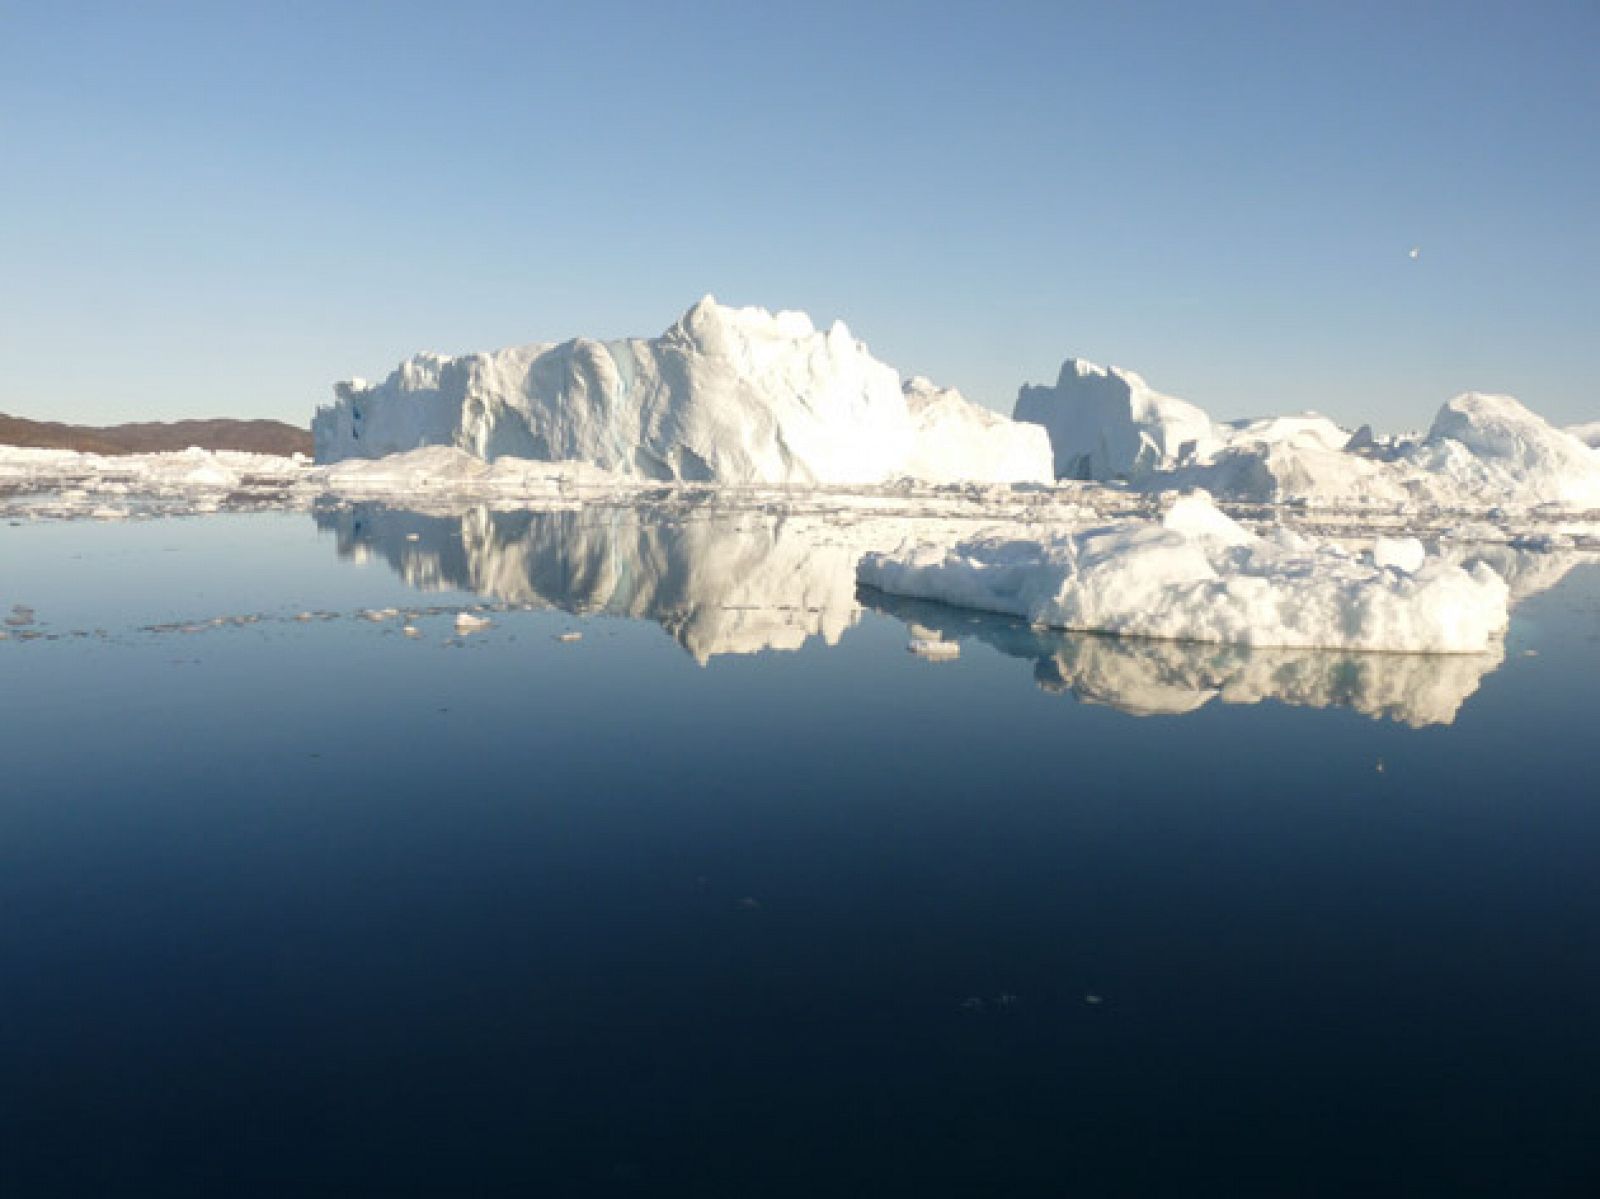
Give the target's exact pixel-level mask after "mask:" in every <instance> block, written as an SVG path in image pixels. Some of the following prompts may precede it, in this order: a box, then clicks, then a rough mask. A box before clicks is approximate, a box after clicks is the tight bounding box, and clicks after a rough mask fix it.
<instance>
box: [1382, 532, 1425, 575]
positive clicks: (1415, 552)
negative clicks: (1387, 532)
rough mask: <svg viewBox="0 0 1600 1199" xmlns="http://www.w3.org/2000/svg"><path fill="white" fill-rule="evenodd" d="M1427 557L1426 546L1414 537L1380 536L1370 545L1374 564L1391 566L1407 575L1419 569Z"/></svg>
mask: <svg viewBox="0 0 1600 1199" xmlns="http://www.w3.org/2000/svg"><path fill="white" fill-rule="evenodd" d="M1427 557H1428V551H1427V548H1426V547H1425V546H1424V545H1423V544H1422V542H1420V541H1418V540H1417V539H1416V538H1415V537H1380V538H1378V540H1377V541H1376V542H1375V543H1374V544H1373V547H1372V561H1373V563H1374V565H1377V566H1392V567H1394V569H1396V570H1401V571H1404V572H1405V573H1406V574H1408V575H1414V574H1416V573H1417V571H1419V570H1421V569H1422V564H1423V562H1424V561H1425V560H1426V559H1427Z"/></svg>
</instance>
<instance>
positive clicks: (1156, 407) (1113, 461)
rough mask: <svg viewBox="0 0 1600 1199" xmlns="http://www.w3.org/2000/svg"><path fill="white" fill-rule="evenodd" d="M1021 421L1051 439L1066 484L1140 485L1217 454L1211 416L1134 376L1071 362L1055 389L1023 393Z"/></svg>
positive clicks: (1058, 472)
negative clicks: (1134, 481) (1121, 482)
mask: <svg viewBox="0 0 1600 1199" xmlns="http://www.w3.org/2000/svg"><path fill="white" fill-rule="evenodd" d="M1015 416H1016V419H1017V420H1018V421H1021V422H1026V423H1029V424H1035V425H1040V426H1042V427H1043V428H1044V429H1045V431H1046V432H1047V433H1048V434H1049V437H1050V445H1051V451H1052V454H1053V457H1054V461H1055V473H1056V476H1057V477H1058V478H1062V479H1083V480H1089V479H1095V480H1101V481H1104V480H1108V479H1137V478H1141V477H1143V476H1146V475H1149V474H1150V473H1152V472H1154V471H1157V470H1160V469H1163V468H1171V467H1174V466H1178V465H1180V464H1182V463H1184V462H1187V461H1193V460H1195V459H1198V458H1202V457H1205V456H1207V455H1209V454H1210V453H1212V452H1213V451H1214V450H1215V449H1216V448H1217V446H1218V438H1217V434H1216V431H1215V429H1214V428H1213V426H1212V423H1211V418H1210V417H1209V416H1207V415H1206V413H1205V412H1204V411H1203V410H1202V409H1200V408H1198V407H1196V406H1195V405H1194V404H1191V403H1189V402H1188V401H1187V400H1179V399H1174V398H1173V397H1172V396H1166V395H1162V394H1161V393H1160V392H1158V391H1154V390H1152V389H1151V387H1150V385H1149V384H1147V383H1146V382H1145V381H1144V380H1143V379H1142V378H1140V377H1139V376H1138V375H1136V374H1134V373H1133V372H1132V371H1125V370H1122V369H1120V368H1118V367H1103V366H1097V365H1095V364H1094V363H1092V362H1086V361H1084V360H1083V359H1081V358H1068V359H1067V360H1066V362H1064V363H1063V364H1062V366H1061V374H1060V377H1059V378H1057V380H1056V385H1055V386H1054V387H1033V386H1027V387H1024V388H1023V389H1022V391H1021V392H1020V393H1018V395H1017V403H1016V410H1015Z"/></svg>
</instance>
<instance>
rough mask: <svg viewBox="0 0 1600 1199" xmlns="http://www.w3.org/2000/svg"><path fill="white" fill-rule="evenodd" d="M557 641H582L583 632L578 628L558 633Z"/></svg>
mask: <svg viewBox="0 0 1600 1199" xmlns="http://www.w3.org/2000/svg"><path fill="white" fill-rule="evenodd" d="M556 640H557V641H582V640H583V634H582V633H580V632H578V631H577V630H576V629H568V630H567V631H566V632H565V633H557V634H556Z"/></svg>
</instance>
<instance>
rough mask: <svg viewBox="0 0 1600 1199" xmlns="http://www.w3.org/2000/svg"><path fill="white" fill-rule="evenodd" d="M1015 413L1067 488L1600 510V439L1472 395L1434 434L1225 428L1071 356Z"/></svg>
mask: <svg viewBox="0 0 1600 1199" xmlns="http://www.w3.org/2000/svg"><path fill="white" fill-rule="evenodd" d="M1015 414H1016V418H1017V420H1019V421H1024V422H1032V423H1036V424H1039V425H1042V426H1043V427H1044V428H1045V429H1046V430H1047V432H1048V433H1049V435H1050V442H1051V447H1052V452H1053V456H1054V461H1055V469H1056V475H1057V477H1058V478H1061V479H1078V480H1096V481H1102V482H1104V481H1122V482H1125V483H1128V484H1129V485H1131V486H1133V487H1135V488H1137V489H1140V490H1144V491H1164V490H1188V489H1191V488H1196V487H1198V488H1204V489H1205V490H1207V491H1210V492H1211V493H1212V494H1214V495H1217V496H1219V497H1222V498H1224V499H1227V500H1238V501H1252V502H1263V503H1274V502H1284V501H1303V502H1309V503H1313V504H1323V505H1329V504H1355V505H1359V506H1362V507H1366V508H1374V507H1389V508H1394V509H1402V508H1406V509H1415V508H1417V507H1419V506H1421V507H1430V506H1431V507H1435V508H1481V509H1488V508H1494V507H1498V506H1503V505H1509V506H1516V507H1524V508H1526V507H1534V506H1538V505H1545V504H1556V505H1562V506H1565V507H1568V508H1578V509H1593V508H1600V454H1597V453H1596V452H1595V450H1594V449H1593V448H1591V446H1590V445H1589V444H1588V443H1587V441H1586V440H1585V439H1587V438H1591V437H1593V435H1594V430H1593V429H1592V428H1591V427H1590V426H1578V427H1577V428H1575V429H1573V430H1570V431H1569V430H1563V429H1558V428H1555V427H1554V426H1552V425H1550V424H1548V423H1547V422H1546V421H1544V420H1543V419H1542V418H1541V417H1539V416H1538V415H1536V414H1535V413H1533V412H1530V411H1529V410H1528V409H1527V408H1525V407H1524V406H1523V405H1522V404H1520V403H1519V402H1518V401H1517V400H1515V399H1513V398H1512V397H1510V396H1500V395H1484V394H1480V393H1477V392H1468V393H1466V394H1464V395H1460V396H1457V397H1456V398H1455V399H1452V400H1450V401H1448V402H1447V403H1446V404H1445V405H1444V406H1443V407H1442V408H1440V410H1439V414H1438V416H1437V417H1436V418H1435V420H1434V422H1433V426H1432V428H1431V429H1430V430H1429V431H1428V433H1427V435H1426V436H1422V437H1417V436H1410V437H1392V438H1385V439H1379V438H1377V437H1374V436H1373V434H1372V432H1371V430H1370V429H1365V428H1364V429H1362V430H1360V431H1358V432H1357V433H1355V434H1352V433H1350V432H1349V431H1348V430H1346V429H1343V428H1341V427H1340V426H1339V425H1337V424H1336V423H1334V422H1333V421H1331V420H1329V419H1328V418H1326V417H1323V416H1318V415H1317V414H1315V413H1306V414H1304V415H1301V416H1282V417H1273V418H1269V419H1265V420H1253V421H1234V422H1226V423H1225V422H1216V421H1213V420H1212V419H1211V418H1210V417H1209V416H1208V415H1207V414H1206V413H1205V412H1204V411H1203V410H1202V409H1200V408H1199V407H1197V406H1196V405H1194V404H1191V403H1189V402H1188V401H1186V400H1180V399H1176V398H1174V397H1172V396H1167V395H1162V394H1161V393H1160V392H1157V391H1154V390H1152V389H1151V388H1150V386H1149V385H1148V384H1147V383H1145V381H1144V380H1143V379H1142V378H1140V377H1139V376H1138V375H1136V374H1134V373H1133V372H1132V371H1125V370H1122V369H1120V368H1118V367H1100V366H1095V365H1094V364H1092V363H1088V362H1084V361H1082V360H1081V359H1076V358H1069V359H1067V361H1066V363H1065V364H1064V365H1063V366H1062V368H1061V375H1060V378H1059V379H1058V381H1057V383H1056V385H1055V386H1054V387H1024V388H1022V390H1021V392H1020V393H1019V394H1018V396H1017V403H1016V409H1015Z"/></svg>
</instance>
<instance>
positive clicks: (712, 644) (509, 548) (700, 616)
mask: <svg viewBox="0 0 1600 1199" xmlns="http://www.w3.org/2000/svg"><path fill="white" fill-rule="evenodd" d="M317 524H318V526H319V527H320V528H323V529H331V530H332V531H333V532H334V533H335V534H336V536H337V538H338V546H339V552H340V553H341V554H343V555H348V556H356V555H361V554H371V555H376V556H379V557H382V558H383V559H385V560H386V561H388V563H389V564H390V565H391V566H392V567H393V568H394V569H395V570H396V571H397V572H398V573H399V574H400V576H401V577H402V578H404V579H405V580H406V581H407V582H408V583H410V584H412V585H413V586H415V587H418V588H422V589H439V588H457V589H461V590H467V591H472V592H476V593H477V594H479V595H483V596H486V597H489V598H492V599H495V600H500V601H503V602H507V603H518V604H534V605H540V606H543V605H549V606H552V607H556V608H560V609H562V610H564V611H567V612H573V613H577V614H590V613H597V614H604V615H608V616H626V617H632V618H635V619H642V620H653V621H655V622H656V623H658V624H660V625H661V626H662V628H664V629H666V631H667V632H668V633H669V634H671V636H672V637H673V638H674V639H675V640H677V642H678V643H679V644H680V645H682V646H683V648H684V649H686V650H688V652H689V653H690V654H691V655H693V657H694V658H695V660H696V661H699V662H705V661H708V660H709V659H711V658H712V657H714V656H716V655H718V654H751V653H758V652H761V651H763V650H793V649H798V648H799V647H800V646H801V645H803V644H804V643H805V641H806V639H807V638H809V637H813V636H817V637H821V638H822V639H823V640H824V641H825V642H826V643H827V644H829V645H833V644H836V643H837V642H838V640H839V638H840V637H842V636H843V635H844V633H845V631H846V630H847V629H848V628H850V626H851V625H853V624H854V623H855V622H856V621H857V620H858V619H860V615H861V608H860V605H858V604H857V602H856V596H855V590H856V584H855V564H856V561H857V559H858V558H859V557H860V555H861V553H862V552H864V550H865V549H866V548H868V546H867V545H866V544H864V543H862V541H861V530H859V529H852V528H849V527H839V526H837V525H830V524H829V523H828V522H827V521H826V520H825V519H822V518H819V517H814V516H803V515H794V514H787V515H783V514H772V513H766V512H760V511H754V512H750V511H747V512H741V513H738V514H736V515H715V516H713V515H706V514H700V513H696V512H693V511H690V512H687V513H675V514H673V515H671V516H669V517H663V516H661V515H659V514H651V513H650V512H649V511H648V510H644V509H638V508H625V507H607V508H593V509H585V510H582V511H565V512H528V511H513V512H496V511H491V510H489V509H486V508H475V509H471V510H469V511H466V512H463V513H459V514H456V515H451V516H429V515H422V514H419V513H415V512H408V511H403V510H400V509H395V508H388V507H384V506H381V505H357V506H355V507H353V508H349V509H341V510H337V511H331V512H319V513H318V514H317Z"/></svg>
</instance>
